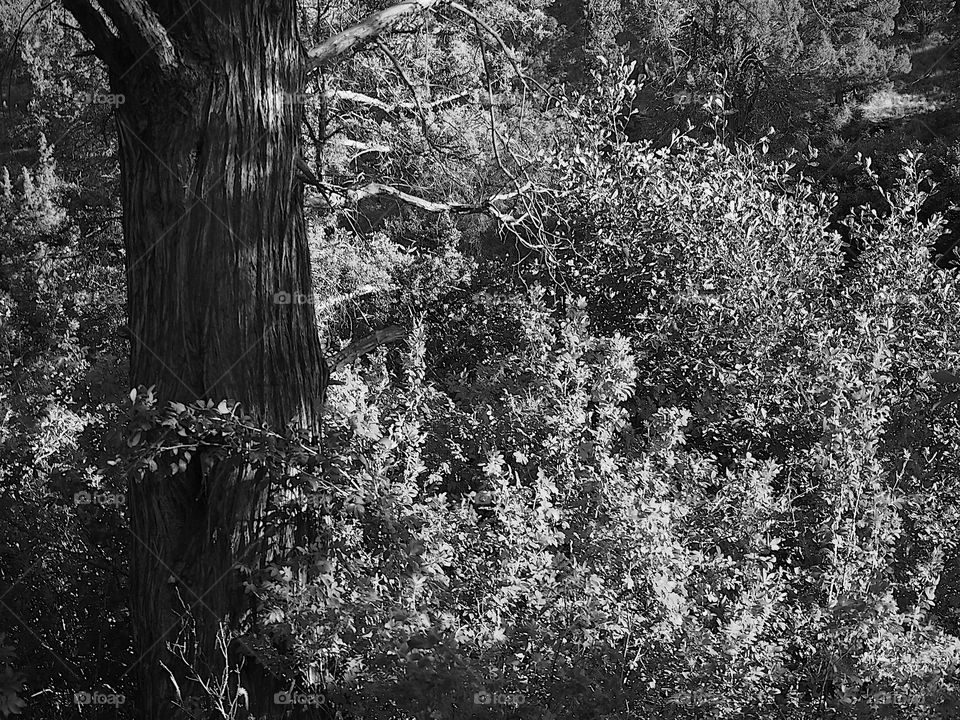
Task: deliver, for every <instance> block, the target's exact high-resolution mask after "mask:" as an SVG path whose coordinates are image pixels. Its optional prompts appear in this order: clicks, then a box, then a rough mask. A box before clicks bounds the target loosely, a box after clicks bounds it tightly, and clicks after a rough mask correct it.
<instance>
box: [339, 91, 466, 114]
mask: <svg viewBox="0 0 960 720" xmlns="http://www.w3.org/2000/svg"><path fill="white" fill-rule="evenodd" d="M323 96H324V98H326V99H328V100H344V101H346V102H352V103H356V104H358V105H369V106H371V107H375V108H377V109H378V110H382V111H383V112H385V113H388V114H392V113H395V112H398V111H400V110H405V111H407V112H412V111H414V110H416V109H417V103H412V102H398V103H388V102H384V101H383V100H381V99H379V98H375V97H371V96H370V95H365V94H364V93H358V92H354V91H352V90H328V91H327V92H325V93H324V95H323ZM472 96H473V93H472V92H470V91H464V92H458V93H455V94H453V95H448V96H446V97H442V98H439V99H438V100H434V101H433V102H428V103H425V102H422V101H421V102H420V106H421V107H423V108H425V109H427V110H436V109H437V108H440V107H444V106H446V105H453V104H454V103H455V102H457V101H459V100H463V99H464V98H470V97H472Z"/></svg>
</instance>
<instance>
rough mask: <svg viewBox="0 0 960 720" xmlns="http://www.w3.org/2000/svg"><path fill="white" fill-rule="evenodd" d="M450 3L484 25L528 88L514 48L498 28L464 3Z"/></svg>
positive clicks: (481, 25)
mask: <svg viewBox="0 0 960 720" xmlns="http://www.w3.org/2000/svg"><path fill="white" fill-rule="evenodd" d="M448 5H449V6H450V7H451V8H452V9H453V10H456V11H457V12H458V13H460V14H461V15H463V16H465V17H468V18H470V19H471V20H473V22H475V23H476V24H477V25H478V26H479V27H482V28H483V29H484V30H486V32H487V34H488V35H489V36H490V37H492V38H493V40H494V42H496V43H497V45H499V46H500V50H501V51H502V52H503V54H504V55H505V56H506V57H507V60H509V61H510V64H511V65H512V66H513V70H514V72H515V73H516V74H517V77H518V78H519V79H520V83H521V84H522V85H523V86H524V88H526V87H527V78H526V76H525V75H524V74H523V71H522V70H521V69H520V65H519V64H518V63H517V59H516V57H515V56H514V54H513V50H511V49H510V47H509V46H508V45H507V43H506V42H504V40H503V38H502V37H500V33H498V32H497V31H496V30H494V29H493V28H492V27H490V24H489V23H487V22H486V21H484V20H482V19H481V18H480V16H479V15H477V14H476V13H475V12H473V11H472V10H468V9H467V8H465V7H464V6H463V5H461V4H460V3H458V2H450V3H448Z"/></svg>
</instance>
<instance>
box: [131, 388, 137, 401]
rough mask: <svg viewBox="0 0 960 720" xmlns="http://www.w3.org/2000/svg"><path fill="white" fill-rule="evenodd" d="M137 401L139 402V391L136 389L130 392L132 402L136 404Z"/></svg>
mask: <svg viewBox="0 0 960 720" xmlns="http://www.w3.org/2000/svg"><path fill="white" fill-rule="evenodd" d="M136 401H137V389H136V388H134V389H133V390H131V391H130V402H134V403H135V402H136Z"/></svg>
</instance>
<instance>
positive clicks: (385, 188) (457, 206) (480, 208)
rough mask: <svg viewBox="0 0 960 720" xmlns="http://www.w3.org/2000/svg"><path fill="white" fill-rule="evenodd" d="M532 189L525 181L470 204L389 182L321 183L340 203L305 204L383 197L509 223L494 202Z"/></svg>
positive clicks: (514, 221) (435, 210)
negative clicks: (347, 185)
mask: <svg viewBox="0 0 960 720" xmlns="http://www.w3.org/2000/svg"><path fill="white" fill-rule="evenodd" d="M532 188H533V184H532V183H526V184H525V185H523V186H521V187H519V188H517V189H516V190H511V191H510V192H508V193H501V194H500V195H494V196H492V197H489V198H487V199H486V200H484V201H483V202H481V203H479V204H475V205H471V204H469V203H452V202H437V201H436V200H428V199H427V198H423V197H420V196H418V195H411V194H410V193H408V192H404V191H403V190H399V189H397V188H395V187H393V186H392V185H385V184H383V183H368V184H367V185H363V186H362V187H357V188H338V187H334V186H332V185H328V184H323V189H324V190H325V191H326V192H327V193H329V194H334V195H339V196H341V197H342V198H343V199H344V203H341V204H335V203H331V202H330V201H326V202H316V201H314V200H311V201H309V202H308V203H307V204H308V205H309V206H311V207H330V206H333V207H337V206H338V205H342V204H345V203H348V202H349V203H357V202H359V201H361V200H364V199H366V198H371V197H379V196H385V197H390V198H393V199H395V200H398V201H400V202H402V203H405V204H407V205H411V206H413V207H417V208H420V209H421V210H425V211H427V212H431V213H442V212H450V213H454V214H457V215H490V216H492V217H495V218H497V219H498V220H500V221H501V222H503V223H504V224H505V225H511V226H513V225H516V224H517V223H518V222H519V221H518V220H517V219H516V218H513V217H511V216H510V215H507V214H506V213H505V212H503V211H502V210H500V209H499V208H497V207H496V203H502V202H506V201H508V200H514V199H517V198H519V197H520V196H521V195H523V194H524V193H526V192H529V191H530V190H532Z"/></svg>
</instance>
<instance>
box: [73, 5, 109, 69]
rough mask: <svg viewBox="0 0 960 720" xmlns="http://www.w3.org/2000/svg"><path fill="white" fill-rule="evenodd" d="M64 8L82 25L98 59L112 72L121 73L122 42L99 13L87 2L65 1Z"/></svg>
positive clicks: (81, 28) (81, 27)
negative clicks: (120, 50) (120, 46)
mask: <svg viewBox="0 0 960 720" xmlns="http://www.w3.org/2000/svg"><path fill="white" fill-rule="evenodd" d="M63 7H64V8H65V9H66V10H67V12H68V13H70V14H71V15H73V19H74V20H76V21H77V24H78V25H80V30H81V31H83V34H84V37H86V38H87V40H89V41H90V44H91V45H93V49H94V52H95V53H96V55H97V57H99V58H100V59H101V60H102V61H103V62H104V64H105V65H106V66H107V67H108V68H109V69H110V70H112V71H114V72H118V71H120V69H121V63H120V52H119V49H120V48H119V45H120V40H119V39H118V38H117V36H116V35H114V34H113V33H112V32H111V31H110V28H109V27H108V26H107V21H106V20H104V18H103V16H102V15H101V14H100V13H99V11H98V10H97V9H96V8H95V7H94V6H93V5H91V4H90V3H89V2H87V0H63Z"/></svg>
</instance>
